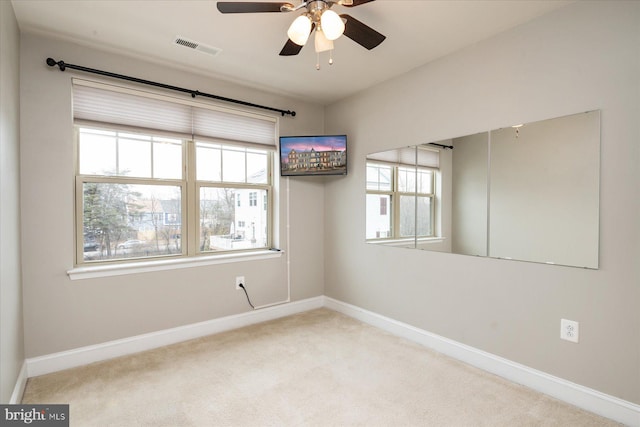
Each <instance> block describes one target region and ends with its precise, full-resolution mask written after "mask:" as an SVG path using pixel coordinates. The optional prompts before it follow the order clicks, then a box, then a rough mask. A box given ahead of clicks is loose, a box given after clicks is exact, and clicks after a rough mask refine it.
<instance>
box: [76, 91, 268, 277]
mask: <svg viewBox="0 0 640 427" xmlns="http://www.w3.org/2000/svg"><path fill="white" fill-rule="evenodd" d="M96 86H97V87H96ZM147 101H149V102H147ZM169 101H170V100H167V99H165V97H158V96H154V97H152V98H148V99H147V98H145V97H144V96H138V94H132V93H131V91H130V90H126V91H125V92H124V93H120V92H113V91H110V90H109V91H107V90H104V88H103V87H102V85H99V84H96V83H91V84H90V85H89V86H85V84H83V83H80V84H78V82H76V81H74V121H75V127H76V148H77V166H76V218H77V220H76V229H77V233H76V234H77V238H76V241H77V250H76V264H78V265H80V264H89V263H100V262H113V261H123V260H128V259H141V258H153V257H167V256H170V257H176V256H178V257H185V256H196V255H202V254H211V253H219V252H229V251H246V250H254V249H265V248H269V247H271V245H272V242H271V230H272V229H273V224H272V221H273V215H272V211H273V209H272V206H273V202H272V201H273V197H274V196H273V193H274V190H273V182H272V170H273V165H272V163H273V161H274V155H273V151H274V149H275V124H276V120H275V119H274V118H270V117H262V116H257V115H253V114H244V113H236V114H234V113H231V112H229V111H226V110H224V111H218V110H207V109H206V108H205V107H203V106H201V105H198V106H197V107H196V106H194V105H191V104H189V105H181V104H179V105H178V106H177V107H176V105H174V103H172V102H169ZM181 107H184V108H181ZM176 108H178V109H181V110H182V113H181V114H182V115H183V118H184V119H185V120H184V122H185V124H187V126H188V127H187V128H186V129H184V130H183V131H182V132H177V130H178V129H176V128H177V127H178V126H177V125H176V123H175V122H177V121H179V120H177V118H176ZM185 108H186V111H185ZM201 110H202V111H201ZM109 111H113V113H112V114H110V113H109ZM163 115H164V116H166V117H169V116H170V118H168V119H167V120H159V121H158V122H156V119H157V118H158V117H162V116H163ZM132 116H133V117H134V118H135V116H137V120H132V119H131V118H132ZM172 121H173V122H172ZM132 122H135V123H137V125H136V126H133V125H132ZM263 122H266V123H267V124H266V125H265V123H263ZM197 123H200V128H199V129H198V128H194V126H195V125H196V124H197ZM242 123H247V124H246V125H242ZM168 127H172V129H168ZM234 128H235V133H234V131H233V129H234ZM219 129H221V130H219ZM269 135H270V137H269ZM259 197H260V198H261V199H262V200H264V203H261V204H260V206H258V203H257V201H258V198H259ZM243 199H245V200H247V201H248V203H244V202H241V201H242V200H243Z"/></svg>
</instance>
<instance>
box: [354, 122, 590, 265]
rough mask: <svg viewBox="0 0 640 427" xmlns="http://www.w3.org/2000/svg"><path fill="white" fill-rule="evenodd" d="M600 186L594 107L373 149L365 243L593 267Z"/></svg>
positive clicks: (370, 164)
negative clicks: (466, 132)
mask: <svg viewBox="0 0 640 427" xmlns="http://www.w3.org/2000/svg"><path fill="white" fill-rule="evenodd" d="M434 146H435V147H438V150H437V151H435V150H434V148H433V147H434ZM451 147H452V148H453V150H448V148H451ZM425 148H426V149H425ZM383 172H384V174H383ZM599 181H600V112H599V111H597V110H596V111H588V112H586V113H578V114H574V115H570V116H564V117H559V118H554V119H549V120H542V121H539V122H533V123H524V124H520V123H519V124H518V125H517V126H513V127H512V126H509V127H506V128H503V129H497V130H492V131H490V132H481V133H477V134H474V135H467V136H462V137H456V138H452V139H447V140H442V141H436V142H434V143H430V144H422V145H420V146H413V147H403V148H397V149H392V150H387V151H382V152H378V153H372V154H369V155H367V190H366V191H367V219H366V224H367V232H366V238H367V241H368V242H370V243H376V244H386V245H391V246H399V247H412V248H417V249H425V250H431V251H444V252H451V253H456V254H464V255H473V256H490V257H494V258H503V259H515V260H521V261H531V262H541V263H548V264H559V265H568V266H576V267H583V268H598V253H599V198H600V196H599V186H600V183H599ZM382 206H386V207H388V210H385V208H383V207H382Z"/></svg>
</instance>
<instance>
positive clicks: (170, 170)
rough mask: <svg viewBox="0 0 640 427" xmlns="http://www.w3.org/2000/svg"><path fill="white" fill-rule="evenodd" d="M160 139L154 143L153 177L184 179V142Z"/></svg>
mask: <svg viewBox="0 0 640 427" xmlns="http://www.w3.org/2000/svg"><path fill="white" fill-rule="evenodd" d="M159 139H160V138H154V143H153V177H154V178H161V179H182V141H180V140H173V141H171V140H166V139H163V140H160V141H159Z"/></svg>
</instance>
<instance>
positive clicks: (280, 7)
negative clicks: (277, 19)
mask: <svg viewBox="0 0 640 427" xmlns="http://www.w3.org/2000/svg"><path fill="white" fill-rule="evenodd" d="M217 6H218V10H219V11H220V12H222V13H258V12H283V11H287V10H288V9H293V7H294V6H293V5H292V4H291V3H275V2H273V3H265V2H261V1H219V2H218V3H217Z"/></svg>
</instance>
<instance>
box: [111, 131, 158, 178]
mask: <svg viewBox="0 0 640 427" xmlns="http://www.w3.org/2000/svg"><path fill="white" fill-rule="evenodd" d="M118 175H125V176H135V177H140V178H151V142H150V141H141V140H138V139H127V138H120V139H119V140H118Z"/></svg>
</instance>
